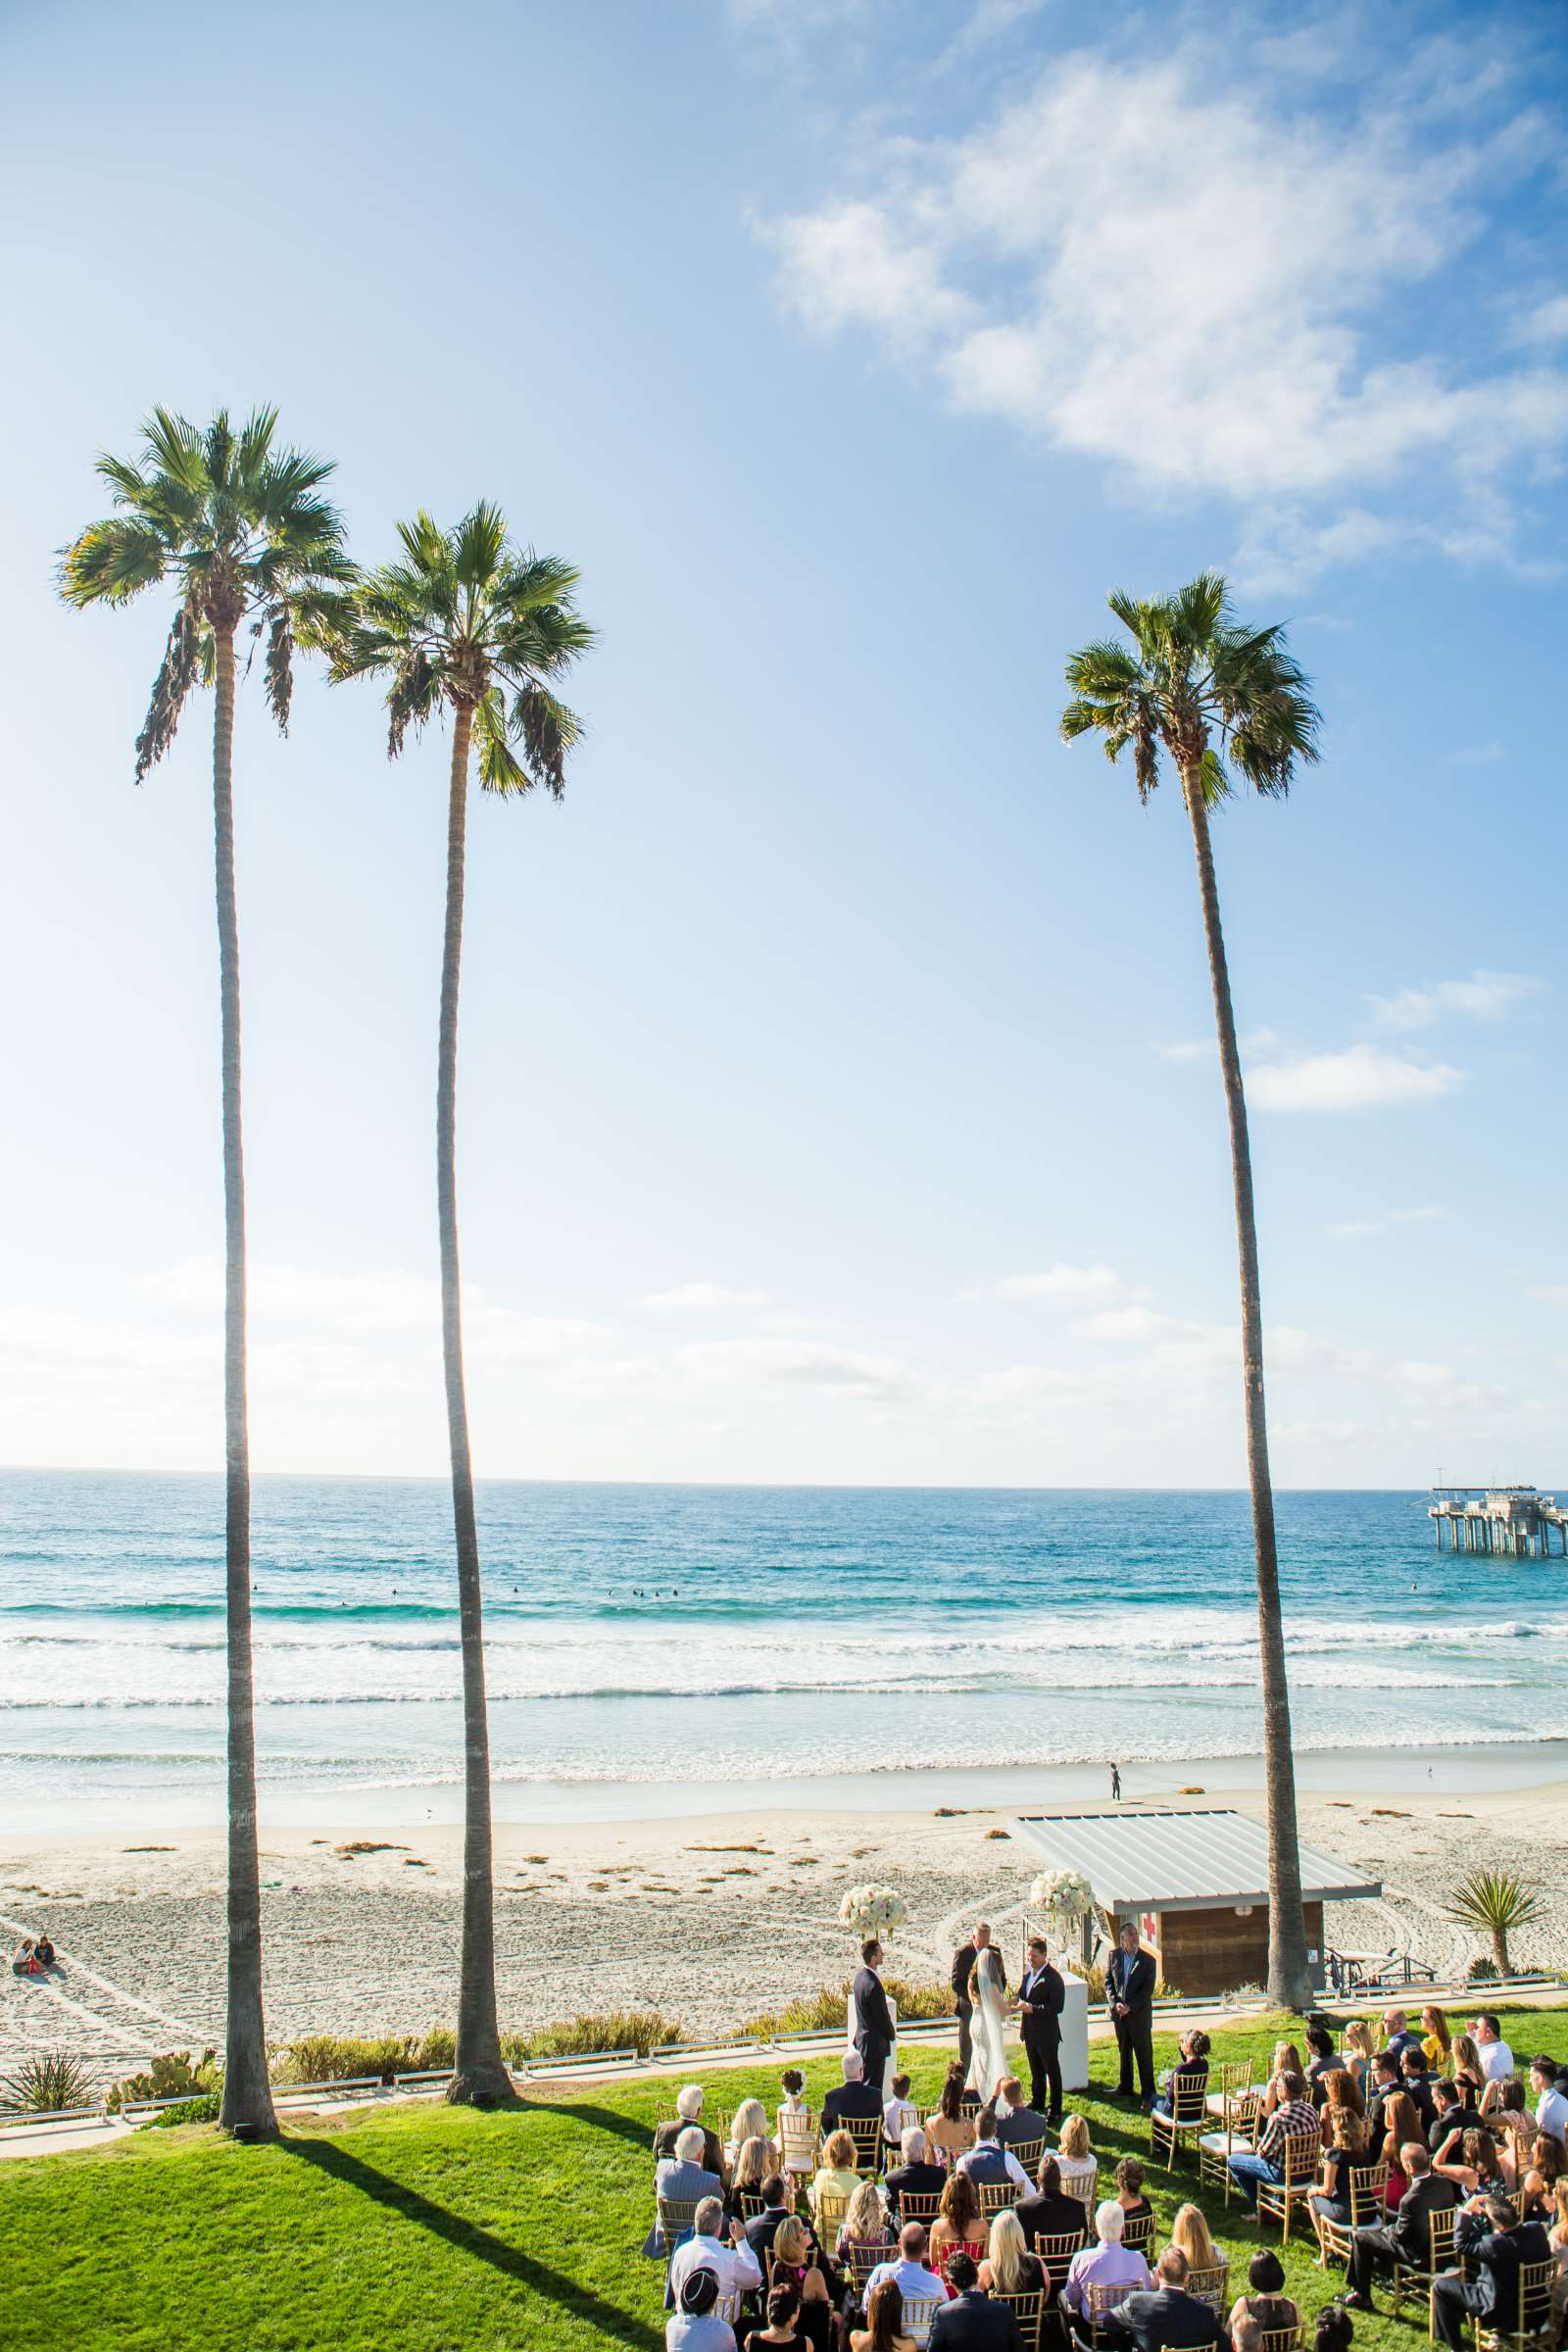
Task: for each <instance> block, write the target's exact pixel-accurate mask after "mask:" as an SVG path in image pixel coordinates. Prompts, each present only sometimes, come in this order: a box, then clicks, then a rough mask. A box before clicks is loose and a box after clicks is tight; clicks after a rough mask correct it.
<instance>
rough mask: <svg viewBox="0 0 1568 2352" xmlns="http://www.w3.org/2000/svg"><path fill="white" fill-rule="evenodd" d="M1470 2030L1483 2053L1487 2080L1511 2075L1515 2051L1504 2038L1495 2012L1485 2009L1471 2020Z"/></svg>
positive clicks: (1492, 2080)
mask: <svg viewBox="0 0 1568 2352" xmlns="http://www.w3.org/2000/svg"><path fill="white" fill-rule="evenodd" d="M1470 2032H1471V2034H1472V2036H1473V2037H1474V2040H1475V2044H1476V2047H1477V2049H1478V2050H1479V2051H1480V2053H1481V2071H1482V2073H1483V2074H1484V2075H1485V2077H1486V2079H1487V2081H1488V2082H1500V2081H1501V2079H1502V2077H1503V2076H1504V2075H1511V2074H1512V2073H1513V2071H1514V2065H1513V2052H1512V2050H1510V2049H1509V2047H1508V2044H1507V2043H1506V2042H1505V2041H1504V2040H1503V2038H1502V2032H1501V2029H1500V2028H1499V2026H1498V2024H1497V2020H1496V2017H1495V2014H1494V2012H1493V2011H1492V2010H1490V2009H1483V2011H1482V2012H1481V2015H1480V2016H1479V2017H1477V2018H1473V2019H1472V2020H1471V2024H1470Z"/></svg>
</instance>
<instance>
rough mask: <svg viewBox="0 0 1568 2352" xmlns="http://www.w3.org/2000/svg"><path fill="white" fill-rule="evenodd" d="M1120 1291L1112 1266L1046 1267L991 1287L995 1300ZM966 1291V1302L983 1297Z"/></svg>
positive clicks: (1080, 1296) (1097, 1295)
mask: <svg viewBox="0 0 1568 2352" xmlns="http://www.w3.org/2000/svg"><path fill="white" fill-rule="evenodd" d="M1122 1288H1123V1284H1122V1279H1121V1276H1120V1275H1119V1274H1118V1273H1117V1271H1116V1269H1115V1267H1114V1266H1105V1265H1094V1266H1068V1265H1060V1264H1057V1265H1054V1266H1048V1267H1047V1268H1046V1270H1045V1272H1044V1273H1043V1274H1004V1275H1003V1276H1002V1278H1001V1280H1000V1281H999V1282H996V1283H994V1284H993V1285H992V1287H991V1291H990V1293H989V1296H990V1297H992V1298H995V1299H1101V1298H1106V1297H1108V1296H1109V1295H1110V1294H1111V1293H1112V1292H1115V1291H1119V1290H1121V1289H1122ZM987 1295H988V1294H986V1293H983V1292H978V1293H977V1292H974V1291H969V1292H966V1293H965V1294H964V1296H965V1297H966V1298H976V1297H985V1296H987Z"/></svg>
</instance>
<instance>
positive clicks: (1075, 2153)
mask: <svg viewBox="0 0 1568 2352" xmlns="http://www.w3.org/2000/svg"><path fill="white" fill-rule="evenodd" d="M1056 2162H1057V2164H1058V2165H1059V2166H1060V2168H1061V2187H1062V2194H1063V2195H1064V2196H1069V2197H1076V2198H1077V2199H1078V2202H1079V2203H1080V2204H1081V2205H1082V2207H1083V2209H1084V2212H1085V2215H1086V2216H1087V2214H1088V2212H1089V2208H1090V2206H1091V2205H1093V2203H1094V2201H1095V2182H1096V2180H1097V2179H1098V2178H1099V2175H1100V2164H1099V2160H1098V2158H1097V2157H1096V2155H1095V2149H1094V2142H1093V2141H1092V2140H1091V2139H1090V2136H1089V2126H1088V2123H1087V2122H1086V2121H1085V2119H1084V2117H1083V2116H1081V2115H1069V2116H1064V2117H1063V2119H1062V2126H1061V2130H1060V2131H1059V2132H1058V2133H1057V2134H1056Z"/></svg>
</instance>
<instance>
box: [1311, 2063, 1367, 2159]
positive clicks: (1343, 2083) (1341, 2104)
mask: <svg viewBox="0 0 1568 2352" xmlns="http://www.w3.org/2000/svg"><path fill="white" fill-rule="evenodd" d="M1319 2113H1320V2114H1321V2116H1322V2118H1323V2145H1324V2146H1325V2147H1326V2148H1327V2147H1330V2146H1332V2145H1333V2141H1334V2119H1335V2117H1336V2116H1337V2115H1353V2116H1354V2118H1355V2120H1356V2122H1357V2123H1358V2124H1359V2123H1362V2122H1363V2120H1364V2118H1365V2115H1366V2103H1365V2101H1364V2100H1363V2099H1362V2097H1361V2086H1360V2084H1359V2083H1358V2082H1356V2079H1355V2077H1354V2076H1353V2075H1352V2074H1351V2072H1350V2070H1349V2068H1348V2066H1337V2067H1336V2068H1335V2069H1334V2072H1333V2073H1332V2074H1331V2075H1325V2076H1324V2078H1323V2105H1322V2107H1321V2108H1320V2110H1319ZM1362 2136H1363V2138H1364V2137H1365V2133H1364V2131H1363V2133H1362Z"/></svg>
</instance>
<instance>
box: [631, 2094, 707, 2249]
mask: <svg viewBox="0 0 1568 2352" xmlns="http://www.w3.org/2000/svg"><path fill="white" fill-rule="evenodd" d="M703 2154H704V2144H703V2128H702V2126H701V2124H683V2125H682V2127H681V2132H680V2137H679V2138H678V2139H677V2140H676V2142H675V2152H674V2154H673V2155H672V2156H661V2158H660V2159H659V2162H658V2163H657V2164H656V2165H655V2167H654V2193H655V2195H656V2196H659V2197H665V2198H667V2199H668V2200H669V2202H670V2203H671V2204H676V2205H698V2204H701V2202H702V2200H703V2199H704V2198H705V2197H721V2196H722V2195H723V2193H724V2183H723V2181H722V2180H720V2179H719V2177H718V2174H717V2173H716V2172H711V2171H710V2170H709V2168H708V2166H707V2165H706V2164H705V2163H704V2162H703ZM668 2251H669V2249H668V2247H667V2246H666V2245H665V2243H664V2233H663V2229H662V2227H661V2225H660V2223H659V2220H658V2218H657V2212H656V2218H655V2221H654V2226H653V2228H652V2229H651V2230H650V2231H649V2233H648V2236H647V2239H646V2241H645V2242H644V2245H643V2252H644V2253H645V2254H649V2255H660V2254H666V2253H667V2252H668Z"/></svg>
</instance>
